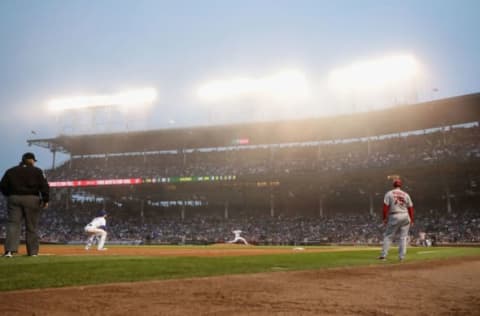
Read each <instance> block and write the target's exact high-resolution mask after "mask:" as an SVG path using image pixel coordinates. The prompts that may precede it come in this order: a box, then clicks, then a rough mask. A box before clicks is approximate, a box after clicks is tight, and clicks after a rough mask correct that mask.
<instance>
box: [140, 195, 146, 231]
mask: <svg viewBox="0 0 480 316" xmlns="http://www.w3.org/2000/svg"><path fill="white" fill-rule="evenodd" d="M144 210H145V200H143V199H142V200H140V223H141V224H142V225H143V224H144V223H145V214H144Z"/></svg>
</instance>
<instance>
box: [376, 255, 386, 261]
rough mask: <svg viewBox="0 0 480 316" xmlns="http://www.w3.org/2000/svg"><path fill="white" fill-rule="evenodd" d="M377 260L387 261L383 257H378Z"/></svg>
mask: <svg viewBox="0 0 480 316" xmlns="http://www.w3.org/2000/svg"><path fill="white" fill-rule="evenodd" d="M377 259H378V260H382V261H385V260H387V258H386V257H384V256H380V257H378V258H377Z"/></svg>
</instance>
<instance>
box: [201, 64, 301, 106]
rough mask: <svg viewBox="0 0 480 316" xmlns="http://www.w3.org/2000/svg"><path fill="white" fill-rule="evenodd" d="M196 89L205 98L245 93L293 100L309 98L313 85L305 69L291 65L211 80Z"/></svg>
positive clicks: (221, 98)
mask: <svg viewBox="0 0 480 316" xmlns="http://www.w3.org/2000/svg"><path fill="white" fill-rule="evenodd" d="M196 93H197V96H198V97H199V98H200V99H201V100H202V101H205V102H219V101H225V100H235V99H240V98H244V97H249V98H269V99H274V100H284V101H290V100H299V99H305V98H307V97H308V96H309V94H310V89H309V85H308V81H307V79H306V77H305V75H304V74H303V73H302V72H301V71H299V70H295V69H289V70H284V71H280V72H277V73H275V74H272V75H270V76H266V77H261V78H249V77H238V78H231V79H225V80H213V81H209V82H206V83H204V84H202V85H200V86H199V88H198V89H197V90H196Z"/></svg>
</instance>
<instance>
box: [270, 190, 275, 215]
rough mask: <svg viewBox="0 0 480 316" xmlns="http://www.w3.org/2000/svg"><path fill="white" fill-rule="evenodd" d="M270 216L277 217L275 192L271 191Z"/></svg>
mask: <svg viewBox="0 0 480 316" xmlns="http://www.w3.org/2000/svg"><path fill="white" fill-rule="evenodd" d="M270 216H271V217H275V194H273V193H270Z"/></svg>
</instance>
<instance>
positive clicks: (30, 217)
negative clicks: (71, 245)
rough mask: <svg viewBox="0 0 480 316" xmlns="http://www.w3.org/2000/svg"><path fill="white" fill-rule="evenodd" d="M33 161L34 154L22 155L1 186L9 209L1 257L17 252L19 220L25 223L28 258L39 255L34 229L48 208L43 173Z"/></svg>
mask: <svg viewBox="0 0 480 316" xmlns="http://www.w3.org/2000/svg"><path fill="white" fill-rule="evenodd" d="M36 161H37V160H36V159H35V155H34V154H33V153H25V154H24V155H23V156H22V161H21V162H20V164H19V165H18V166H16V167H13V168H10V169H8V170H7V171H6V172H5V174H4V175H3V177H2V180H1V182H0V190H1V191H2V193H3V195H5V196H6V197H7V208H8V221H7V238H6V240H5V254H4V257H12V255H13V254H14V253H16V252H18V245H19V243H20V232H21V224H22V217H23V218H24V219H25V230H26V236H25V239H26V242H27V254H28V255H29V256H36V255H38V248H39V237H38V234H37V225H38V220H39V219H40V210H41V209H42V208H46V207H47V206H48V201H49V186H48V182H47V179H45V176H44V174H43V172H42V170H41V169H39V168H37V167H35V162H36Z"/></svg>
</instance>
